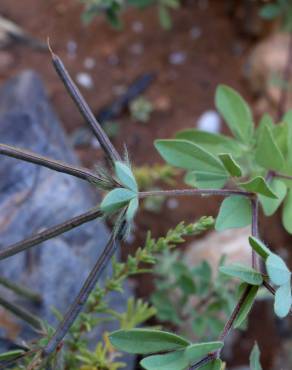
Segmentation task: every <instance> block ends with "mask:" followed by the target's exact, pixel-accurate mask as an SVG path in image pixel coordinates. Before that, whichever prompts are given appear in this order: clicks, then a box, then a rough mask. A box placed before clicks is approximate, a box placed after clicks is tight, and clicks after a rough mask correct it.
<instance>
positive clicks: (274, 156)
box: [255, 126, 285, 171]
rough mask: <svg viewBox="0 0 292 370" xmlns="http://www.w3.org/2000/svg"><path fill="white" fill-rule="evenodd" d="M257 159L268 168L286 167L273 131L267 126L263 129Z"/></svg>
mask: <svg viewBox="0 0 292 370" xmlns="http://www.w3.org/2000/svg"><path fill="white" fill-rule="evenodd" d="M255 159H256V161H257V163H258V164H259V165H261V166H262V167H264V168H266V169H267V170H275V171H281V170H282V168H283V167H284V164H285V160H284V157H283V155H282V153H281V151H280V149H279V147H278V145H277V144H276V141H275V139H274V137H273V134H272V131H271V129H270V128H268V127H267V126H265V127H263V129H262V130H261V135H259V138H258V143H257V147H256V151H255Z"/></svg>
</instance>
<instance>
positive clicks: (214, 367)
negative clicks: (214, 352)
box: [200, 358, 223, 370]
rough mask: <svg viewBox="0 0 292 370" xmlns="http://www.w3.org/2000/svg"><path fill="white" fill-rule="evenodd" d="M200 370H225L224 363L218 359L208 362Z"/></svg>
mask: <svg viewBox="0 0 292 370" xmlns="http://www.w3.org/2000/svg"><path fill="white" fill-rule="evenodd" d="M200 370H223V362H222V361H221V360H220V359H219V358H218V359H217V360H213V361H210V362H208V363H207V364H206V365H203V366H200Z"/></svg>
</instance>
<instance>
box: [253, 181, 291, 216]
mask: <svg viewBox="0 0 292 370" xmlns="http://www.w3.org/2000/svg"><path fill="white" fill-rule="evenodd" d="M269 186H270V188H271V190H272V191H273V193H275V194H276V195H277V197H278V199H273V198H269V197H266V196H264V195H259V200H260V203H261V205H262V207H263V211H264V214H265V215H266V216H272V215H273V214H274V213H275V212H276V211H277V209H278V208H279V207H280V205H281V203H282V202H283V200H284V198H285V196H286V193H287V186H286V184H285V183H284V182H283V181H282V180H279V179H277V178H273V179H272V181H271V182H270V184H269Z"/></svg>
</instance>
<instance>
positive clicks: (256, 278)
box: [219, 263, 263, 285]
mask: <svg viewBox="0 0 292 370" xmlns="http://www.w3.org/2000/svg"><path fill="white" fill-rule="evenodd" d="M219 271H220V272H222V273H223V274H225V275H228V276H232V277H236V278H239V279H241V280H242V281H245V282H246V283H248V284H251V285H261V284H262V283H263V277H262V275H261V273H259V272H258V271H256V270H254V269H253V268H251V267H247V266H244V265H241V264H239V263H234V264H232V265H229V266H221V267H220V268H219Z"/></svg>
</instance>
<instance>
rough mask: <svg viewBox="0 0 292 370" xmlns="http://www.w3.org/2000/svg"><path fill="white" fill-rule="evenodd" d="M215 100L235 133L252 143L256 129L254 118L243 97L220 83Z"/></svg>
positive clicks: (247, 142)
mask: <svg viewBox="0 0 292 370" xmlns="http://www.w3.org/2000/svg"><path fill="white" fill-rule="evenodd" d="M215 102H216V107H217V109H218V111H219V112H220V113H221V114H222V116H223V117H224V119H225V121H226V123H227V124H228V126H229V128H230V130H231V132H232V133H233V135H234V136H235V137H236V138H238V139H239V140H241V141H242V142H244V143H246V144H250V140H251V139H252V135H253V130H254V126H253V118H252V114H251V111H250V109H249V106H248V105H247V103H246V102H245V101H244V100H243V98H242V97H241V96H240V95H239V94H238V93H237V92H236V91H235V90H233V89H232V88H230V87H228V86H225V85H220V86H219V87H218V88H217V90H216V97H215Z"/></svg>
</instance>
